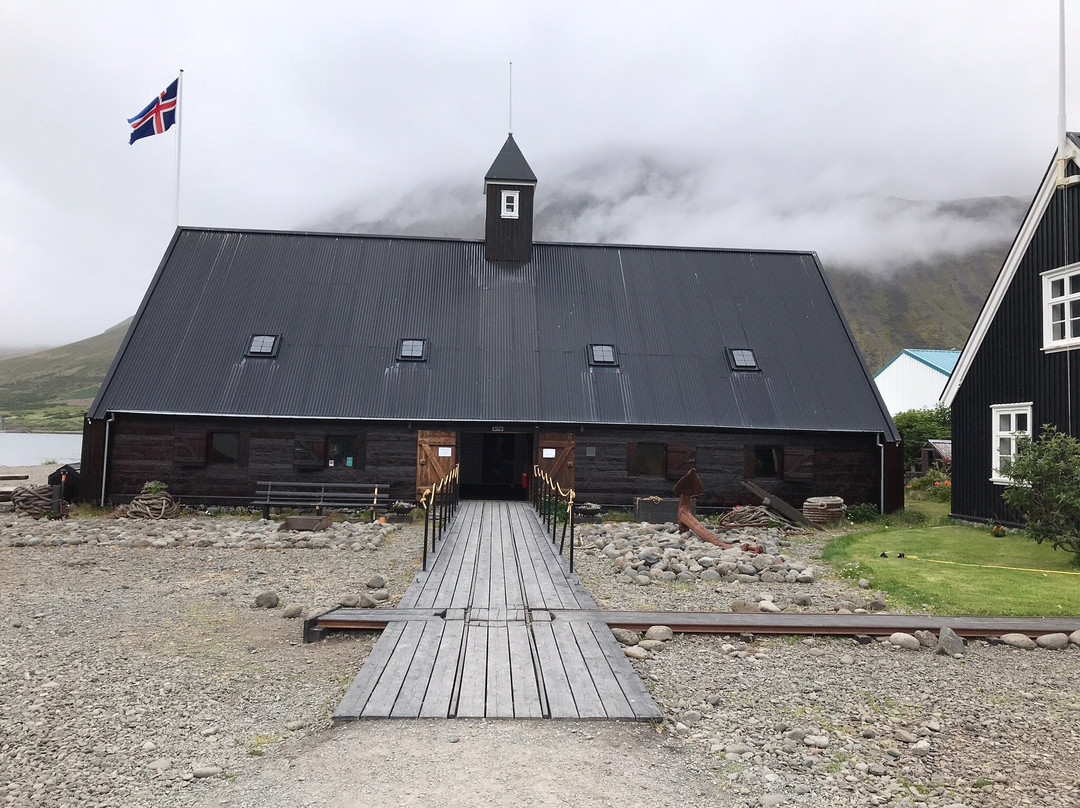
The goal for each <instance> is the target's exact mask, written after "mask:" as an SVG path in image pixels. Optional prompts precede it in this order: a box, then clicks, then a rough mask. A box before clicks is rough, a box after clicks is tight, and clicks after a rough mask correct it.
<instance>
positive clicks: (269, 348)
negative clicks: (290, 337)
mask: <svg viewBox="0 0 1080 808" xmlns="http://www.w3.org/2000/svg"><path fill="white" fill-rule="evenodd" d="M277 351H278V337H277V335H276V334H254V335H252V337H251V342H250V343H249V344H248V351H247V352H248V356H277Z"/></svg>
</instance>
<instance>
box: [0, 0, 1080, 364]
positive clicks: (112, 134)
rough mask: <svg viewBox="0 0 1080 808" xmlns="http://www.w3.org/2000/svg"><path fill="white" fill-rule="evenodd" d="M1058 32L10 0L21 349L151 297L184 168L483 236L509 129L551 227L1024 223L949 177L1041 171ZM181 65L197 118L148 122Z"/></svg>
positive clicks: (939, 234) (595, 236)
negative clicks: (494, 165) (164, 128)
mask: <svg viewBox="0 0 1080 808" xmlns="http://www.w3.org/2000/svg"><path fill="white" fill-rule="evenodd" d="M1070 13H1072V12H1071V11H1070ZM1075 16H1076V19H1075V20H1072V19H1070V24H1069V25H1068V26H1067V29H1066V35H1067V40H1068V43H1069V45H1068V47H1069V49H1070V53H1080V13H1078V14H1076V15H1075ZM1057 31H1058V28H1057V0H1030V1H1029V2H1025V3H1015V2H1009V0H901V1H899V2H892V3H866V2H863V1H862V0H819V1H818V2H814V3H798V4H796V3H790V2H781V1H780V0H775V1H773V0H763V2H755V3H747V2H745V0H683V1H682V2H677V3H664V4H659V3H653V2H644V0H641V1H639V2H635V1H634V0H595V2H589V3H584V4H583V3H577V2H570V0H552V2H549V3H543V4H493V3H479V2H462V3H455V4H445V3H441V2H435V1H434V0H410V2H407V3H343V2H333V1H331V2H326V3H318V4H294V3H286V2H282V1H281V0H265V1H264V2H260V3H258V4H255V3H249V2H240V3H226V4H222V3H216V2H210V0H184V2H180V0H160V2H155V3H153V4H146V3H143V2H138V0H111V1H110V2H106V0H86V1H85V2H80V3H69V4H54V3H33V2H21V1H20V0H15V1H14V2H5V3H0V109H2V110H3V114H2V115H0V288H2V289H3V295H0V348H3V347H5V346H18V345H58V344H62V343H65V342H70V341H73V340H77V339H82V338H85V337H88V336H91V335H93V334H96V333H99V332H101V331H103V330H105V329H106V328H108V327H109V326H111V325H113V324H115V323H117V322H119V321H121V320H123V319H124V318H126V317H128V316H129V315H131V314H132V313H133V312H134V311H135V310H136V309H137V307H138V305H139V302H140V300H141V299H142V296H143V294H144V293H145V291H146V289H147V287H148V285H149V283H150V280H151V279H152V277H153V275H154V272H155V270H156V268H157V266H158V264H159V262H160V261H161V258H162V255H163V254H164V252H165V250H166V248H167V246H168V244H169V240H170V239H171V238H172V236H173V234H174V232H175V228H176V225H177V218H176V217H175V214H174V204H175V203H176V198H177V196H176V194H177V190H176V189H177V186H176V181H177V176H178V175H179V224H180V225H181V226H209V227H225V228H255V229H303V228H310V227H317V228H320V229H323V228H326V229H342V230H352V231H363V230H370V231H372V232H400V233H420V234H425V235H440V234H446V235H453V236H463V237H477V236H479V235H480V216H481V214H482V210H483V198H482V196H481V187H482V179H483V176H484V174H485V173H486V171H487V168H488V166H489V165H490V164H491V162H492V160H493V159H494V158H495V155H496V154H497V153H498V151H499V148H500V147H501V146H502V143H503V141H504V139H505V137H506V132H507V130H508V129H510V128H512V129H513V130H514V135H515V139H516V140H517V142H518V143H519V144H520V145H521V148H522V150H523V152H524V154H525V156H526V157H527V159H528V160H529V162H530V164H531V165H532V167H533V169H534V171H535V172H536V174H537V176H538V177H539V186H538V189H537V201H538V205H539V209H538V228H537V234H538V236H539V237H540V238H541V239H556V240H569V241H584V242H594V241H604V242H629V243H651V244H666V245H695V246H696V245H701V246H719V247H734V248H743V247H745V248H750V247H752V248H774V249H798V250H814V251H817V252H818V253H819V255H820V256H821V258H822V260H823V262H824V263H825V264H826V266H830V267H831V266H857V267H862V268H867V269H868V270H869V271H875V272H887V271H890V267H895V266H896V265H898V264H903V263H904V262H906V261H909V260H915V259H918V260H921V261H926V260H934V256H937V255H946V254H955V253H963V252H964V251H966V250H969V249H973V248H979V247H981V246H984V245H987V244H999V243H1007V242H1008V241H1009V240H1010V239H1011V238H1012V236H1013V234H1014V232H1015V218H1016V215H1017V214H1016V213H1015V208H1016V205H1015V204H1014V203H1012V202H1010V201H1008V200H1005V201H1004V202H1002V203H1000V204H997V203H982V202H980V203H978V204H975V205H952V204H950V203H952V202H953V201H955V200H968V199H980V198H985V197H995V198H996V197H1007V198H1016V199H1020V200H1023V201H1022V202H1021V203H1019V204H1020V205H1021V206H1022V205H1023V204H1026V200H1027V199H1029V198H1030V197H1031V195H1032V194H1033V193H1034V191H1035V189H1036V187H1037V185H1038V182H1039V179H1040V177H1041V175H1042V172H1043V171H1044V170H1045V168H1046V165H1047V162H1048V161H1049V160H1050V158H1051V156H1052V154H1053V151H1054V147H1055V144H1056V121H1057V65H1058V52H1057ZM511 61H512V62H513V96H512V101H511V97H510V92H509V85H510V81H509V79H510V75H509V74H510V69H509V64H510V62H511ZM181 68H183V69H184V81H183V91H182V97H181V103H180V108H181V115H180V120H181V124H179V125H178V126H176V127H173V129H172V130H170V131H168V132H165V133H163V134H160V135H155V136H153V137H149V138H146V139H144V140H140V141H138V142H137V143H135V144H134V145H129V144H128V135H129V133H130V131H131V130H130V127H129V126H128V125H127V122H126V119H127V118H128V117H130V116H133V115H135V114H136V113H137V112H138V111H139V110H141V109H142V108H143V107H144V106H145V105H146V104H147V103H148V102H149V101H151V100H152V99H153V98H154V97H155V96H156V95H157V94H158V93H160V92H161V91H162V90H163V89H165V87H166V86H167V85H168V84H169V82H171V81H172V80H173V79H175V78H176V77H177V75H178V73H179V70H180V69H181ZM1075 72H1076V71H1074V70H1073V71H1070V75H1073V74H1074V73H1075ZM1067 97H1068V104H1069V108H1070V109H1072V110H1074V111H1075V113H1076V114H1080V79H1078V80H1077V81H1075V82H1073V83H1072V84H1070V86H1069V89H1068V93H1067ZM1077 123H1078V125H1077V126H1076V127H1074V128H1080V121H1078V122H1077ZM181 129H182V139H181V131H180V130H181ZM178 145H182V148H180V149H178V148H177V147H178ZM178 154H179V156H180V165H179V167H178V165H177V160H178ZM178 169H179V170H178Z"/></svg>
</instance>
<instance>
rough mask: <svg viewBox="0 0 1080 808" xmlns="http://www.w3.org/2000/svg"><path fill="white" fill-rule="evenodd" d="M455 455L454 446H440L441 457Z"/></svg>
mask: <svg viewBox="0 0 1080 808" xmlns="http://www.w3.org/2000/svg"><path fill="white" fill-rule="evenodd" d="M453 454H454V447H453V446H440V447H439V457H452V456H453Z"/></svg>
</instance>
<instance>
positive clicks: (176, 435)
mask: <svg viewBox="0 0 1080 808" xmlns="http://www.w3.org/2000/svg"><path fill="white" fill-rule="evenodd" d="M535 188H536V177H535V175H534V174H533V172H532V169H531V168H530V167H529V165H528V163H527V162H526V160H525V158H524V157H523V156H522V154H521V151H520V150H519V149H518V147H517V145H516V144H515V143H514V140H513V138H512V137H510V138H508V139H507V141H506V144H505V145H504V146H503V148H502V151H501V152H500V153H499V155H498V157H497V159H496V160H495V162H494V164H493V165H492V167H491V169H490V171H489V172H488V175H487V177H486V181H485V193H486V195H487V227H486V231H485V238H484V239H483V240H459V239H447V238H414V237H409V238H398V237H389V236H362V235H350V234H334V233H301V232H265V231H251V230H223V229H211V228H193V227H183V228H180V229H178V230H177V232H176V234H175V235H174V237H173V239H172V242H171V243H170V244H169V247H168V249H167V250H166V252H165V256H164V258H163V259H162V261H161V264H160V266H159V267H158V270H157V274H156V275H155V276H154V279H153V281H152V282H151V284H150V288H149V290H148V291H147V293H146V296H145V298H144V300H143V302H142V304H141V306H140V308H139V311H138V313H137V315H136V317H135V319H134V321H133V322H132V325H131V328H130V330H129V331H128V334H127V336H126V337H125V339H124V342H123V344H122V346H121V348H120V350H119V352H118V354H117V356H116V359H115V360H114V362H113V365H112V367H111V368H110V370H109V372H108V375H107V377H106V379H105V381H104V383H103V385H102V387H101V390H100V392H99V393H98V396H97V398H96V399H95V401H94V404H93V406H92V408H91V410H90V412H89V414H88V418H87V423H86V428H85V438H84V444H83V466H82V468H83V474H84V490H85V491H87V492H91V493H92V495H93V497H94V498H95V499H101V500H102V501H114V502H116V501H124V500H126V499H128V498H130V497H132V496H133V495H135V494H136V493H138V491H139V489H140V487H141V485H142V484H143V482H145V481H147V480H151V479H157V480H162V481H163V482H166V483H168V485H169V488H170V490H171V491H172V492H174V493H175V494H178V495H179V496H180V497H182V498H184V499H186V500H188V501H199V502H206V503H211V502H219V503H230V502H231V503H243V502H247V501H249V500H250V499H251V498H252V497H253V495H254V490H255V484H256V482H257V481H258V480H291V481H300V480H307V481H321V480H334V481H339V482H356V483H373V482H377V483H389V484H390V485H391V496H392V497H393V498H395V499H412V498H414V497H415V496H416V494H417V492H418V491H419V490H421V489H423V488H424V487H426V486H427V485H429V484H430V483H431V482H433V481H434V480H436V479H438V478H439V477H440V476H441V475H442V473H444V472H445V471H446V470H447V469H449V468H450V467H452V465H453V464H455V463H460V465H461V479H462V488H463V493H464V494H465V495H466V496H474V497H485V498H489V497H490V498H496V497H506V498H509V497H524V496H526V494H527V490H528V486H529V485H530V484H531V472H532V468H533V465H534V463H536V464H539V465H540V466H541V467H543V468H545V469H546V470H547V471H548V472H549V473H552V474H553V475H555V476H556V477H557V478H558V479H559V480H561V481H562V483H563V484H564V485H573V486H574V487H575V488H576V489H577V491H578V498H579V501H586V500H588V501H594V502H598V503H601V504H612V505H614V504H623V505H625V504H629V503H631V502H632V501H633V498H634V497H637V496H652V495H660V496H664V495H670V493H671V486H672V482H673V480H675V479H677V478H678V477H679V476H681V475H682V474H683V473H685V471H686V470H687V469H689V468H690V467H692V466H693V467H696V468H697V469H698V471H699V473H700V476H701V478H702V480H703V482H704V485H705V489H706V495H705V497H704V498H703V503H704V504H714V505H719V504H723V505H731V504H736V503H739V502H745V501H750V500H749V499H748V495H747V492H746V491H745V489H744V488H743V486H742V485H741V481H742V480H744V479H746V478H755V479H756V480H757V482H758V483H759V484H761V485H762V486H763V487H765V488H767V489H769V490H771V491H774V492H775V493H777V494H779V495H780V496H782V497H785V498H788V499H790V500H791V501H792V502H795V503H796V504H798V503H801V501H802V500H803V499H804V498H805V497H807V496H813V495H829V494H838V495H840V496H843V497H844V498H845V499H847V500H848V501H849V502H871V503H875V504H878V505H883V506H884V507H886V508H889V509H891V508H894V507H897V506H898V505H899V504H900V503H901V501H902V477H901V468H900V455H899V452H897V451H896V449H897V441H898V436H897V433H896V430H895V427H894V426H893V423H892V421H891V419H890V417H889V414H888V412H887V410H886V408H885V407H884V405H883V404H882V401H881V399H880V396H879V395H878V393H877V389H876V387H875V386H874V383H873V380H872V378H871V375H870V373H869V372H868V370H867V367H866V365H865V363H864V361H863V359H862V357H861V355H860V353H859V351H858V349H857V347H856V345H855V343H854V340H853V338H852V335H851V332H850V330H849V329H848V327H847V324H846V322H845V320H844V317H843V315H842V314H841V312H840V309H839V307H838V306H837V303H836V300H835V298H834V297H833V295H832V292H831V291H830V289H829V286H828V284H827V282H826V280H825V277H824V274H823V272H822V268H821V265H820V263H819V262H818V260H817V256H816V255H814V254H813V253H808V252H781V251H764V250H720V249H688V248H671V247H644V246H624V245H608V244H563V243H534V242H533V238H532V219H533V202H534V196H533V195H534V191H535Z"/></svg>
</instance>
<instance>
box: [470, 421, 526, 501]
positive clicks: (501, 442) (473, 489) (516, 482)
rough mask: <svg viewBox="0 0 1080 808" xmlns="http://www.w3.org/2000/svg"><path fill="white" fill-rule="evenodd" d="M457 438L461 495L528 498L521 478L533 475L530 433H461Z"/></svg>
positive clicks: (478, 497) (477, 497)
mask: <svg viewBox="0 0 1080 808" xmlns="http://www.w3.org/2000/svg"><path fill="white" fill-rule="evenodd" d="M458 440H459V451H460V460H459V462H460V463H461V496H462V497H464V498H465V499H518V500H524V499H528V497H529V489H528V487H527V486H523V485H522V479H523V478H524V479H525V481H526V482H527V481H528V480H529V479H530V478H531V477H532V474H531V469H532V457H533V436H532V433H531V432H462V433H460V434H459V439H458Z"/></svg>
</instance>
